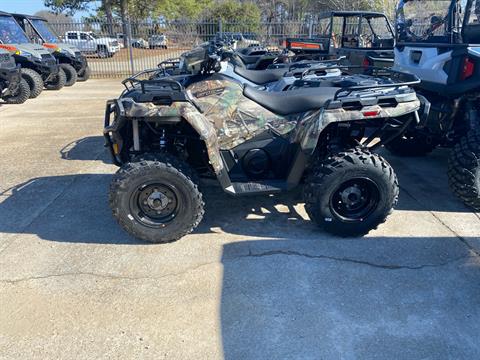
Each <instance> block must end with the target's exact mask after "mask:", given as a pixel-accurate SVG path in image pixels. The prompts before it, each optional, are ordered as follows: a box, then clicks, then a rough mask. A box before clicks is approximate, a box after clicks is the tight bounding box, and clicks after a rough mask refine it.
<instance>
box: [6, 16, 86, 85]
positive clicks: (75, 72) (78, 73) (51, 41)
mask: <svg viewBox="0 0 480 360" xmlns="http://www.w3.org/2000/svg"><path fill="white" fill-rule="evenodd" d="M12 16H13V17H14V18H15V20H17V22H18V24H19V25H20V26H21V27H22V29H23V30H24V31H25V32H26V33H27V35H28V36H30V39H31V40H33V41H34V42H36V43H39V44H42V45H43V46H44V47H45V48H47V49H48V50H50V52H51V53H52V54H53V56H54V57H55V58H56V59H57V60H58V62H59V64H60V67H61V68H62V69H63V71H64V72H65V75H66V77H67V80H66V82H65V86H72V85H73V84H75V82H76V81H86V80H88V78H89V77H90V68H89V66H88V62H87V58H86V57H85V56H83V55H82V53H81V52H80V49H78V48H77V47H76V46H75V45H72V44H66V43H63V42H61V40H60V38H59V37H58V35H57V34H56V32H55V30H53V28H52V27H51V26H50V24H49V23H48V21H47V20H46V19H44V18H42V17H39V16H31V15H22V14H12Z"/></svg>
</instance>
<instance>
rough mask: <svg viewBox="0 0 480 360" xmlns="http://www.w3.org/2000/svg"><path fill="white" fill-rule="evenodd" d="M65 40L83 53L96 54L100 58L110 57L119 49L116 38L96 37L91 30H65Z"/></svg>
mask: <svg viewBox="0 0 480 360" xmlns="http://www.w3.org/2000/svg"><path fill="white" fill-rule="evenodd" d="M65 42H66V43H68V44H73V45H75V46H76V47H77V48H79V49H80V51H81V52H83V53H86V54H96V55H97V56H98V57H100V58H108V57H112V56H113V55H115V53H117V52H118V51H120V45H119V44H118V41H117V40H116V39H112V38H108V37H98V36H97V35H95V34H94V33H93V32H91V31H67V32H66V33H65Z"/></svg>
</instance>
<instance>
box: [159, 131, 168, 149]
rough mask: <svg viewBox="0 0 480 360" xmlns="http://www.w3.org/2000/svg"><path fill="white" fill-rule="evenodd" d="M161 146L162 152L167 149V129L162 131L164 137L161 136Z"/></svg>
mask: <svg viewBox="0 0 480 360" xmlns="http://www.w3.org/2000/svg"><path fill="white" fill-rule="evenodd" d="M159 145H160V150H162V151H164V150H166V149H167V137H166V136H165V129H162V135H160V140H159Z"/></svg>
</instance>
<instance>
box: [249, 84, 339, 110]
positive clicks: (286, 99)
mask: <svg viewBox="0 0 480 360" xmlns="http://www.w3.org/2000/svg"><path fill="white" fill-rule="evenodd" d="M338 90H339V88H338V87H316V88H306V89H298V90H291V91H282V92H268V91H262V90H258V89H256V88H254V87H252V86H248V85H246V86H245V88H244V89H243V95H245V96H246V97H247V98H249V99H250V100H252V101H255V102H256V103H257V104H259V105H261V106H263V107H264V108H266V109H268V110H270V111H271V112H273V113H274V114H278V115H290V114H296V113H302V112H306V111H309V110H316V109H320V108H321V107H323V106H325V104H326V103H327V102H328V101H329V100H332V99H333V98H334V97H335V93H336V92H337V91H338Z"/></svg>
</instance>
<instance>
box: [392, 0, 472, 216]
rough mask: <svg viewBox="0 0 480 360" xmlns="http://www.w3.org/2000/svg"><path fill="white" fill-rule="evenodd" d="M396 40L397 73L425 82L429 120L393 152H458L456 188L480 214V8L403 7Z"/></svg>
mask: <svg viewBox="0 0 480 360" xmlns="http://www.w3.org/2000/svg"><path fill="white" fill-rule="evenodd" d="M396 36H397V39H396V40H397V42H396V47H395V64H394V68H395V69H398V70H400V71H405V72H409V73H411V74H415V75H416V76H418V77H419V78H420V79H421V80H422V82H421V83H420V85H418V86H417V87H416V88H417V91H418V93H419V94H421V96H422V97H423V99H424V103H425V111H424V112H425V114H426V115H428V116H424V117H423V119H422V121H421V123H420V124H418V125H416V126H412V127H410V128H409V129H408V131H407V132H406V133H405V134H404V135H403V136H402V137H399V138H398V139H397V140H395V141H393V142H391V143H390V144H389V145H387V147H388V149H389V150H390V151H392V152H393V153H395V154H400V155H424V154H427V153H429V152H431V151H432V150H433V149H435V148H436V147H437V146H439V145H440V146H447V147H453V150H452V152H451V156H450V160H449V164H448V177H449V181H450V185H451V188H452V190H453V192H454V193H455V194H456V195H457V196H458V197H459V198H460V199H461V200H462V201H463V202H464V203H465V204H467V205H468V206H470V207H472V208H473V209H476V210H480V101H479V99H480V96H479V94H480V93H479V91H480V51H479V47H478V45H476V44H479V43H480V2H478V1H459V0H447V1H431V0H430V1H427V0H415V1H408V2H407V1H400V3H399V5H398V10H397V13H396Z"/></svg>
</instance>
